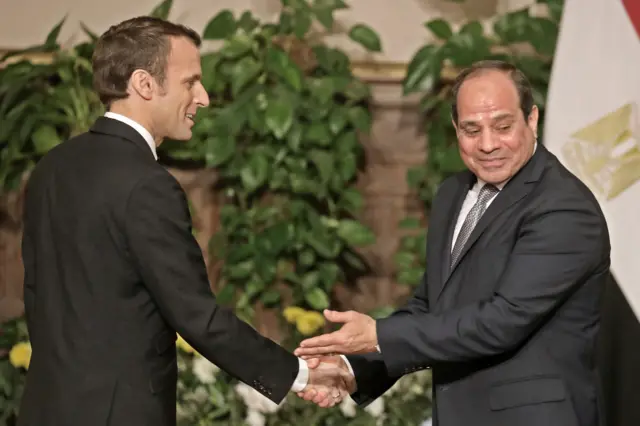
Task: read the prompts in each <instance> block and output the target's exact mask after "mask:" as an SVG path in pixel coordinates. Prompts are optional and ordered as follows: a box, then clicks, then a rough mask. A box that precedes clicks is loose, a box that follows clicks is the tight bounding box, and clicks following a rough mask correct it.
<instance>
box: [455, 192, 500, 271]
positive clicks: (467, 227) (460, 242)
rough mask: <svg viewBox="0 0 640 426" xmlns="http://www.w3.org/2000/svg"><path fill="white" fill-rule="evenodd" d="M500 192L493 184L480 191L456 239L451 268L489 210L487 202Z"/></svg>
mask: <svg viewBox="0 0 640 426" xmlns="http://www.w3.org/2000/svg"><path fill="white" fill-rule="evenodd" d="M498 191H499V190H498V188H496V187H495V186H493V185H491V184H485V185H484V186H483V187H482V189H481V190H480V193H479V194H478V200H477V201H476V203H475V204H474V205H473V207H472V208H471V210H470V211H469V214H467V217H466V218H465V220H464V223H463V224H462V228H460V232H459V233H458V238H457V239H456V242H455V245H454V246H453V251H452V252H451V267H453V265H455V264H456V261H457V260H458V257H459V256H460V254H461V253H462V248H463V247H464V245H465V244H466V243H467V240H468V239H469V236H470V235H471V232H472V231H473V228H475V227H476V224H477V223H478V221H479V220H480V218H481V217H482V214H483V213H484V211H485V210H486V209H487V202H488V201H489V200H490V199H491V197H493V196H494V195H495V194H496V193H497V192H498Z"/></svg>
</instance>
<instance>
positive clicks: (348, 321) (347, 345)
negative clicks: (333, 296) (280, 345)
mask: <svg viewBox="0 0 640 426" xmlns="http://www.w3.org/2000/svg"><path fill="white" fill-rule="evenodd" d="M324 316H325V318H326V319H327V320H328V321H330V322H334V323H344V325H343V326H342V328H341V329H340V330H338V331H334V332H333V333H328V334H323V335H322V336H317V337H312V338H310V339H306V340H303V341H302V342H301V343H300V347H299V348H298V349H296V350H295V352H294V353H295V354H296V355H297V356H300V357H303V358H304V357H307V356H311V355H334V354H342V355H348V354H363V353H368V352H375V351H376V345H377V344H378V335H377V332H376V321H375V320H374V319H373V318H371V317H370V316H368V315H365V314H361V313H359V312H355V311H347V312H337V311H329V310H325V311H324Z"/></svg>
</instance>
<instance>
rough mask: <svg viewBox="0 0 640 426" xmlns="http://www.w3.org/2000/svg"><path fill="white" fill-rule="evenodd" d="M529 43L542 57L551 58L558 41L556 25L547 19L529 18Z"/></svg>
mask: <svg viewBox="0 0 640 426" xmlns="http://www.w3.org/2000/svg"><path fill="white" fill-rule="evenodd" d="M529 31H530V34H529V37H528V39H529V42H530V43H531V45H532V46H533V47H534V48H535V49H536V51H537V52H538V53H540V54H542V55H547V56H553V54H554V53H555V49H556V43H557V41H558V25H557V24H556V23H555V22H553V21H552V20H550V19H547V18H537V17H536V18H531V20H530V21H529Z"/></svg>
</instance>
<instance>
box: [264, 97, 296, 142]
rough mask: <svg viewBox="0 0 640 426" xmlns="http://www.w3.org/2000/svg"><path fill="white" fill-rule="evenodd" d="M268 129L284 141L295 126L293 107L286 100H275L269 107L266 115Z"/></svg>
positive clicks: (270, 102)
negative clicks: (292, 126) (293, 125)
mask: <svg viewBox="0 0 640 426" xmlns="http://www.w3.org/2000/svg"><path fill="white" fill-rule="evenodd" d="M265 120H266V121H265V122H266V124H267V127H268V128H269V129H270V130H271V131H272V132H273V134H274V135H275V136H276V137H277V138H278V139H282V138H284V136H285V135H286V134H287V132H288V131H289V129H290V128H291V125H292V124H293V105H292V104H291V102H287V100H286V99H273V100H271V101H269V103H268V105H267V111H266V114H265Z"/></svg>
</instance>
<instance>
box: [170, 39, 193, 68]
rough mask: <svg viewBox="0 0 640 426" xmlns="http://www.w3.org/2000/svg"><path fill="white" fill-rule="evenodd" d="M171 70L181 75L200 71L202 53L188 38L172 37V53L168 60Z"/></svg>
mask: <svg viewBox="0 0 640 426" xmlns="http://www.w3.org/2000/svg"><path fill="white" fill-rule="evenodd" d="M167 65H168V68H169V70H170V71H171V70H173V71H178V72H181V73H193V72H199V71H200V51H199V49H198V47H197V46H196V45H195V44H193V42H192V41H191V40H189V39H188V38H186V37H171V52H170V53H169V59H168V63H167Z"/></svg>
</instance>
